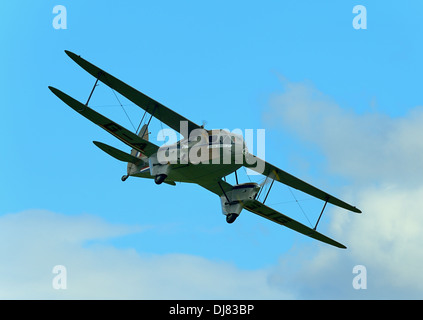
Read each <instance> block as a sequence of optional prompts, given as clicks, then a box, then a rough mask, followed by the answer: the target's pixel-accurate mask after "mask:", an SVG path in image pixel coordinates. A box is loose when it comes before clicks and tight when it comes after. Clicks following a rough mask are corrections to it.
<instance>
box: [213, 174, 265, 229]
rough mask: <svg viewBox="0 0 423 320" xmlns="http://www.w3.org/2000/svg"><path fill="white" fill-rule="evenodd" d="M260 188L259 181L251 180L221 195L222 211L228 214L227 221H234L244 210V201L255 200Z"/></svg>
mask: <svg viewBox="0 0 423 320" xmlns="http://www.w3.org/2000/svg"><path fill="white" fill-rule="evenodd" d="M259 190H260V186H259V185H258V184H257V183H254V182H249V183H243V184H238V185H236V186H234V187H233V188H232V190H230V191H227V192H226V196H225V195H224V194H223V195H221V196H220V201H221V204H222V213H223V214H224V215H225V216H226V221H227V222H228V223H232V222H234V221H235V219H236V218H237V217H238V215H239V214H240V213H241V211H242V202H243V201H246V200H254V199H255V198H256V196H257V193H258V191H259ZM228 199H229V202H228Z"/></svg>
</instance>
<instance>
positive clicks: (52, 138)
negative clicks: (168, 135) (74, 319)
mask: <svg viewBox="0 0 423 320" xmlns="http://www.w3.org/2000/svg"><path fill="white" fill-rule="evenodd" d="M57 4H61V5H64V6H65V7H66V9H67V29H66V30H56V29H54V28H53V26H52V21H53V18H54V17H55V14H53V13H52V11H53V7H54V6H55V5H57ZM357 4H362V5H365V6H366V8H367V19H368V21H367V29H366V30H355V29H354V28H353V27H352V20H353V18H354V16H355V15H354V14H353V13H352V8H353V7H354V6H355V5H357ZM422 9H423V8H422V5H421V4H420V3H418V2H417V1H414V2H411V1H408V2H407V3H401V4H398V2H395V1H384V2H383V4H381V3H378V2H374V1H362V2H357V1H319V2H312V1H295V2H292V1H290V2H288V1H260V2H258V1H231V2H228V1H201V2H199V1H182V2H181V1H178V2H174V1H155V2H151V1H124V2H115V1H90V2H87V1H75V0H73V1H62V2H60V3H59V2H56V1H43V2H42V3H36V2H33V1H21V2H19V3H18V2H13V3H8V4H5V5H3V10H2V14H1V15H2V17H1V19H0V30H1V37H2V43H3V50H2V51H1V52H0V57H1V61H3V62H2V74H3V77H1V78H0V81H1V88H2V89H1V90H2V98H3V99H2V101H3V103H2V105H3V107H2V108H1V117H2V119H3V124H2V126H1V127H0V134H1V136H2V137H3V139H2V140H1V141H2V150H3V157H1V159H0V168H1V169H0V170H1V171H0V172H1V176H2V181H3V184H2V185H1V193H2V195H3V201H2V209H1V212H0V228H1V229H0V230H2V232H0V233H3V237H5V238H4V239H3V240H4V241H6V243H7V244H4V245H2V247H1V248H0V252H2V253H3V254H1V256H2V259H4V260H5V261H4V262H2V263H1V265H2V267H1V268H3V270H2V274H3V276H1V278H0V282H2V283H3V285H0V287H2V288H3V289H0V293H1V294H0V296H1V297H4V298H8V297H11V298H26V297H31V298H34V297H35V298H53V299H55V298H62V297H67V298H69V297H70V298H80V297H82V298H85V297H87V298H97V297H105V298H121V297H129V298H159V299H160V298H169V297H170V298H176V299H178V298H186V297H188V298H217V299H219V298H252V299H255V298H259V299H260V298H266V299H269V298H270V299H279V298H315V297H319V298H332V297H337V298H339V297H341V298H346V299H349V298H354V299H356V298H357V299H361V298H363V299H364V298H384V297H387V298H404V297H405V298H407V297H411V298H421V297H422V294H423V288H422V287H421V286H420V287H419V286H418V285H416V282H418V281H417V280H419V279H421V276H420V275H419V274H418V272H417V271H415V270H420V269H419V268H418V267H419V266H421V263H423V258H422V256H421V252H420V251H418V250H417V249H416V251H413V248H414V247H415V246H414V244H416V243H419V241H420V240H422V239H421V236H419V235H417V234H416V233H415V232H414V231H413V225H419V223H420V222H422V220H421V218H420V216H419V215H418V210H417V208H414V207H412V208H408V207H407V206H409V205H410V203H409V201H406V202H405V199H411V202H413V203H414V202H415V199H417V198H418V196H419V195H420V192H421V190H422V188H421V183H420V181H421V180H420V177H421V171H420V169H422V168H421V165H420V163H421V162H419V160H420V158H421V155H422V153H423V152H422V150H423V149H420V147H421V144H420V142H419V139H418V137H419V134H420V133H421V129H420V127H421V125H419V124H420V122H419V121H420V119H423V118H422V117H421V107H419V106H421V105H422V99H423V97H422V94H421V88H420V87H421V81H420V80H421V74H422V71H423V64H422V60H421V56H422V51H423V46H422V45H421V43H420V42H419V36H420V35H421V34H422V31H423V30H422V28H423V23H422V22H421V19H420V12H421V10H422ZM64 50H70V51H73V52H75V53H77V54H80V55H81V56H82V57H84V58H85V59H87V60H88V61H91V62H92V63H94V64H96V65H98V66H99V67H101V68H103V69H105V70H107V71H108V72H110V73H111V74H113V75H115V76H116V77H118V78H120V79H121V80H123V81H125V82H127V83H128V84H130V85H132V86H133V87H135V88H137V89H138V90H140V91H142V92H144V93H145V94H147V95H149V96H150V97H152V98H154V99H156V100H158V101H160V102H161V103H162V104H164V105H166V106H168V107H170V108H172V109H173V110H175V111H176V112H178V113H180V114H182V115H184V116H185V117H187V118H189V119H190V120H192V121H194V122H196V123H200V124H201V123H202V122H203V121H205V123H206V127H207V128H228V129H231V130H233V129H235V128H240V129H242V130H245V129H255V130H256V129H262V128H264V129H266V160H267V161H269V162H270V163H272V164H274V165H277V166H279V167H280V168H282V169H284V170H286V171H288V172H290V173H292V174H294V175H296V176H298V177H300V178H302V179H304V180H306V181H309V182H310V183H312V184H314V185H316V186H318V187H320V188H322V189H325V190H327V191H328V192H330V193H331V194H334V195H337V196H339V197H341V198H343V199H345V200H346V201H348V202H351V203H353V204H354V205H357V207H359V208H360V209H362V210H363V215H361V216H358V215H354V214H351V213H348V212H345V211H343V210H338V209H335V208H333V207H332V208H328V210H327V211H326V215H325V216H324V217H323V219H322V222H321V223H320V225H319V229H320V231H321V232H323V233H325V234H328V235H329V236H330V237H333V238H335V239H336V240H338V241H340V242H341V243H344V244H345V245H346V246H347V247H348V248H349V249H348V250H347V251H343V250H336V249H334V248H328V247H327V246H325V245H324V244H320V243H318V242H316V241H314V240H310V239H307V238H305V237H303V236H301V235H297V234H295V233H294V232H292V231H290V230H287V229H284V228H283V227H281V226H278V225H276V224H272V223H271V222H268V221H265V220H264V219H261V218H260V217H256V216H253V215H252V214H250V213H248V212H243V213H242V215H241V217H240V218H239V219H238V220H237V221H236V223H234V224H233V225H228V224H226V222H225V219H224V216H223V215H222V214H221V208H220V201H219V199H218V198H217V197H216V196H215V195H214V194H211V193H208V192H207V191H206V190H202V189H201V188H200V187H198V186H194V185H186V184H180V185H178V186H177V187H172V186H168V185H160V186H156V185H155V184H154V182H153V181H152V180H148V181H147V180H141V179H135V178H132V179H131V178H130V179H128V180H127V181H126V182H125V183H122V182H121V181H120V177H121V176H122V175H123V174H125V173H126V164H124V163H121V162H118V161H116V160H115V159H113V158H110V157H109V156H108V155H106V154H104V153H103V152H102V151H101V150H99V149H98V148H96V147H95V146H94V145H93V144H92V141H93V140H98V141H102V142H105V143H107V144H110V145H113V146H115V147H118V148H121V149H122V150H127V147H126V146H125V145H123V144H122V143H120V142H119V141H117V140H116V139H115V138H114V137H112V136H110V135H108V134H107V133H106V132H104V131H102V130H101V129H100V128H98V127H97V126H95V125H93V124H91V123H90V122H88V121H87V120H86V119H84V118H83V117H81V116H80V115H78V114H77V113H76V112H74V111H73V110H71V109H70V108H68V107H67V106H66V105H64V104H63V103H62V102H61V101H60V100H58V99H57V98H56V97H55V96H54V95H53V94H51V92H50V91H49V90H48V88H47V87H48V86H49V85H52V86H54V87H57V88H59V89H61V90H63V91H64V92H66V93H68V94H70V95H71V96H73V97H74V98H76V99H78V100H80V101H82V102H85V101H86V99H87V97H88V95H89V93H90V91H91V88H92V85H93V84H94V79H93V78H92V77H91V76H90V75H88V74H87V73H85V72H84V71H83V70H82V69H81V68H79V67H78V66H77V65H76V64H75V63H74V62H73V61H71V60H70V59H69V58H68V57H67V56H66V54H65V53H64ZM120 99H121V101H123V103H124V104H125V108H126V110H127V112H128V113H129V115H130V117H131V119H132V121H133V122H134V123H136V124H138V121H139V119H140V118H141V116H142V112H141V110H140V109H139V108H138V107H136V106H134V105H132V104H130V103H128V102H127V101H126V100H125V99H123V98H122V97H120ZM127 104H128V105H127ZM90 105H92V106H93V107H94V108H95V109H96V110H97V111H99V112H101V113H103V114H105V115H106V116H108V117H110V118H112V119H114V120H115V121H117V122H118V123H120V124H122V125H124V126H125V127H127V128H128V129H131V124H130V123H129V121H128V119H127V118H126V116H125V114H124V113H123V111H122V109H121V108H120V107H119V106H118V105H117V101H116V99H115V97H114V95H113V93H112V92H111V90H110V89H109V88H107V87H105V86H104V85H101V86H99V87H98V88H97V90H96V91H95V93H94V96H93V98H92V100H91V102H90ZM161 127H162V126H161V124H160V123H158V122H157V121H153V123H152V125H151V127H150V129H151V132H152V135H153V136H154V135H157V132H158V131H159V130H160V129H161ZM422 158H423V157H422ZM240 176H241V178H242V179H243V181H248V177H247V176H245V175H244V174H243V173H242V172H240ZM230 179H231V178H230ZM253 179H254V180H257V178H253ZM294 194H295V196H296V198H297V199H301V200H304V201H302V202H301V205H302V207H303V209H304V211H305V212H306V214H307V217H308V219H310V221H311V223H314V222H315V221H316V219H317V216H318V214H319V213H320V209H321V206H322V205H323V203H321V202H320V201H316V200H313V199H310V197H308V196H306V195H303V194H301V193H299V192H294ZM400 195H402V196H400ZM370 196H372V197H370ZM420 198H421V197H420ZM396 200H397V201H396ZM391 202H392V203H391ZM267 203H268V204H274V207H275V208H276V209H278V210H280V211H281V212H283V213H285V214H287V215H289V216H291V217H293V218H294V219H297V220H299V221H301V222H302V223H304V224H307V225H309V222H308V221H307V218H306V217H305V216H304V215H303V213H302V211H301V210H300V209H299V207H298V206H297V204H296V203H295V202H293V197H292V195H291V193H290V191H289V190H288V189H287V188H286V187H285V186H283V185H277V186H276V185H275V186H274V189H273V192H272V193H271V195H270V197H269V200H268V202H267ZM388 203H389V204H391V205H390V206H389V207H387V204H388ZM366 205H367V208H366ZM405 207H407V208H408V209H409V211H408V216H406V217H403V216H402V221H403V222H404V223H403V224H401V226H404V227H403V228H397V229H395V228H393V227H392V226H393V224H394V221H397V218H398V216H399V215H400V214H401V212H404V209H405ZM394 209H395V210H394ZM391 211H392V214H388V213H391ZM379 213H380V214H379ZM383 214H385V215H383ZM376 217H377V218H376ZM27 226H28V228H27ZM31 226H32V227H31ZM70 226H71V227H70ZM375 228H376V229H378V230H379V229H383V230H384V232H382V231H380V234H379V233H377V232H374V231H372V230H375ZM394 229H395V230H396V232H398V238H401V239H404V238H406V239H408V240H407V241H405V240H404V241H399V244H397V242H396V239H398V238H394V239H391V237H393V234H395V232H394V231H393V230H394ZM37 230H38V231H37ZM367 230H368V233H365V232H364V231H367ZM6 231H7V232H6ZM400 231H401V232H400ZM5 235H8V237H6V236H5ZM404 235H407V237H405V236H404ZM69 239H71V240H69ZM358 239H364V240H363V242H360V241H358ZM367 241H368V242H367ZM403 242H404V243H403ZM37 243H39V245H35V244H37ZM372 244H374V245H375V247H373V246H372ZM376 244H377V246H376ZM32 246H34V247H32ZM44 248H45V249H44ZM366 248H367V249H366ZM368 248H372V250H373V251H370V249H368ZM386 248H389V250H388V249H386ZM29 251H30V252H31V254H25V253H26V252H29ZM387 251H389V252H391V253H390V255H389V256H385V255H386V252H387ZM47 253H49V254H47ZM407 253H409V254H408V255H407ZM12 257H15V258H12ZM389 257H391V258H389ZM412 257H413V258H412ZM407 259H410V260H412V261H413V262H411V263H410V264H409V265H410V266H409V268H410V269H407V268H406V269H404V265H400V264H399V263H398V262H397V260H402V261H407ZM117 260H118V261H119V263H118V262H117ZM57 264H63V265H65V266H67V269H68V273H69V278H68V284H69V288H68V289H67V290H64V292H60V291H57V290H53V289H52V288H51V279H52V278H53V276H54V275H53V274H52V273H51V269H52V268H53V266H54V265H57ZM25 265H31V266H33V268H32V269H31V270H30V271H28V270H26V269H24V267H23V266H25ZM169 265H174V266H175V268H174V269H172V268H170V267H169ZM354 265H365V266H367V269H368V281H369V283H372V284H373V286H370V285H369V288H368V289H367V290H354V289H353V288H352V286H351V282H352V279H353V277H354V275H353V274H352V269H353V267H354ZM168 268H169V269H168ZM72 270H75V271H74V272H73V276H71V274H72V272H71V271H72ZM155 270H165V271H166V272H167V274H168V277H169V278H166V281H164V280H163V278H161V279H159V275H158V274H156V273H155ZM22 273H25V274H27V276H25V277H22ZM125 273H126V274H132V275H139V277H138V276H135V279H136V281H134V284H133V286H134V288H132V287H131V285H125V286H124V284H127V282H125V281H128V280H127V279H121V278H120V276H121V275H122V274H125ZM99 274H102V275H103V277H100V276H98V275H99ZM141 274H144V275H145V274H147V275H149V277H148V279H145V278H143V277H142V276H141ZM229 277H231V280H229V279H228V278H229ZM372 277H373V282H371V281H372ZM98 278H99V279H102V280H101V281H100V280H98V282H96V281H97V280H96V279H98ZM111 278H113V279H117V280H115V281H113V282H110V283H108V282H107V281H108V280H107V279H111ZM87 279H88V280H87ZM119 279H121V280H120V281H119ZM178 279H180V280H178ZM317 279H320V280H317ZM392 279H396V280H395V281H392ZM154 280H157V282H155V281H154ZM400 280H401V281H400ZM110 281H111V280H110ZM105 282H106V283H108V285H105V284H104V283H105ZM29 283H30V284H31V285H30V288H31V289H30V290H29V289H28V287H29ZM84 283H85V284H84ZM181 283H183V284H181ZM420 283H423V281H420ZM72 284H73V285H72ZM76 284H78V285H76ZM223 284H225V285H223ZM102 285H104V286H105V287H107V288H109V290H110V291H108V290H107V289H104V288H103V287H102ZM121 286H122V287H123V288H124V289H122V290H116V288H120V287H121ZM135 286H137V287H138V289H135ZM152 286H154V287H155V288H156V289H155V291H154V292H153V293H151V294H149V293H148V292H152V291H149V290H148V289H149V288H151V287H152ZM181 286H182V287H183V288H184V289H185V290H182V291H181V290H177V288H180V287H181ZM12 287H13V290H11V289H10V288H12ZM130 287H131V288H130ZM110 288H112V289H113V290H112V289H110ZM140 288H141V289H140ZM219 288H220V289H219ZM82 292H84V293H82ZM387 292H388V293H387Z"/></svg>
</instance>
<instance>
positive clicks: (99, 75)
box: [85, 71, 102, 107]
mask: <svg viewBox="0 0 423 320" xmlns="http://www.w3.org/2000/svg"><path fill="white" fill-rule="evenodd" d="M101 75H102V72H101V71H99V72H98V76H97V79H96V80H95V83H94V87H93V89H92V90H91V93H90V95H89V97H88V100H87V103H86V104H85V105H86V106H87V107H88V102H90V100H91V96H92V95H93V93H94V90H95V88H96V87H97V83H98V80H99V79H100V77H101Z"/></svg>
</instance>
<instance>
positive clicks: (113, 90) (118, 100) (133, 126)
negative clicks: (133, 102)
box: [110, 88, 137, 131]
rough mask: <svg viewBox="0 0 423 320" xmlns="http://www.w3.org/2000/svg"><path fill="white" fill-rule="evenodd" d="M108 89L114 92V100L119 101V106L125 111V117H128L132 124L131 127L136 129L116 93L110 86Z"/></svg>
mask: <svg viewBox="0 0 423 320" xmlns="http://www.w3.org/2000/svg"><path fill="white" fill-rule="evenodd" d="M110 89H111V90H112V92H113V94H114V96H115V98H116V100H117V101H118V102H119V104H120V106H121V107H122V110H123V112H125V114H126V117H127V118H128V120H129V122H130V123H131V125H132V128H134V131H137V129H136V128H135V126H134V124H133V123H132V120H131V118H130V117H129V115H128V113H127V112H126V110H125V107H124V106H123V104H122V103H121V102H120V100H119V98H118V96H117V94H116V92H115V90H113V89H112V88H110Z"/></svg>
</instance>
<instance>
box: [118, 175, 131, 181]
mask: <svg viewBox="0 0 423 320" xmlns="http://www.w3.org/2000/svg"><path fill="white" fill-rule="evenodd" d="M128 177H129V174H125V175H123V176H122V178H120V180H122V181H126V179H128Z"/></svg>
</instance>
